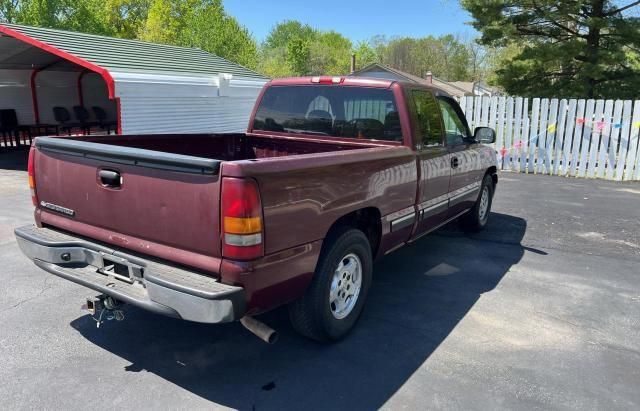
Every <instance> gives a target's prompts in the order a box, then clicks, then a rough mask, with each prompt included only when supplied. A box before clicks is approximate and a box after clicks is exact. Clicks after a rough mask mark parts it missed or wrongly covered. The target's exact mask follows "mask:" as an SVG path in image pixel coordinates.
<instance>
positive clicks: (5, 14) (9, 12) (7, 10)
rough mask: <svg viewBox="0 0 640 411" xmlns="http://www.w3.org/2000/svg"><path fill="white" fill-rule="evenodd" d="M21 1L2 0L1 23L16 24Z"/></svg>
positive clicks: (0, 4)
mask: <svg viewBox="0 0 640 411" xmlns="http://www.w3.org/2000/svg"><path fill="white" fill-rule="evenodd" d="M19 4H20V0H0V21H3V22H5V23H15V22H16V18H17V15H18V6H19Z"/></svg>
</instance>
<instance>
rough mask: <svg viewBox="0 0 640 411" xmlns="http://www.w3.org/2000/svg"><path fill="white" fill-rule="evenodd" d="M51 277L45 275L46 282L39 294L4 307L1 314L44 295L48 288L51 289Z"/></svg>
mask: <svg viewBox="0 0 640 411" xmlns="http://www.w3.org/2000/svg"><path fill="white" fill-rule="evenodd" d="M51 278H52V277H51V276H46V277H45V279H44V282H43V284H42V288H41V289H40V291H38V294H36V295H33V296H31V297H28V298H25V299H23V300H20V301H18V302H17V303H15V304H13V305H12V306H11V307H7V308H4V309H2V310H0V314H2V313H4V312H7V311H11V310H13V309H15V308H18V307H20V306H21V305H22V304H24V303H28V302H29V301H32V300H35V299H36V298H38V297H40V296H42V295H43V294H44V293H45V292H47V291H48V290H50V289H51V287H52V285H51V284H49V280H50V279H51Z"/></svg>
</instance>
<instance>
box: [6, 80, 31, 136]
mask: <svg viewBox="0 0 640 411" xmlns="http://www.w3.org/2000/svg"><path fill="white" fill-rule="evenodd" d="M0 109H1V110H4V109H14V110H16V115H17V117H18V122H19V123H20V124H33V123H34V117H33V105H32V102H31V70H0Z"/></svg>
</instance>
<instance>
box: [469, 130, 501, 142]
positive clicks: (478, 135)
mask: <svg viewBox="0 0 640 411" xmlns="http://www.w3.org/2000/svg"><path fill="white" fill-rule="evenodd" d="M473 138H474V139H475V140H476V141H478V142H480V143H482V144H492V143H495V142H496V132H495V131H494V130H493V129H492V128H489V127H476V129H475V131H474V133H473Z"/></svg>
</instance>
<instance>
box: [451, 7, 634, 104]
mask: <svg viewBox="0 0 640 411" xmlns="http://www.w3.org/2000/svg"><path fill="white" fill-rule="evenodd" d="M462 5H463V6H464V7H465V8H466V9H467V10H468V11H469V12H470V13H471V15H472V16H473V18H474V21H473V26H474V27H475V28H476V29H477V30H479V31H480V32H481V33H482V37H481V39H480V42H481V43H482V44H485V45H488V46H493V47H507V46H511V45H514V44H515V45H516V46H517V47H519V49H520V51H519V52H518V53H517V54H516V55H514V56H513V57H512V58H510V59H509V60H506V61H504V66H502V67H500V68H498V69H497V70H496V81H497V82H498V84H499V85H501V86H503V87H504V88H505V90H506V91H507V92H509V93H512V94H520V95H525V96H539V97H550V96H575V97H587V98H609V97H611V98H633V97H637V95H638V88H639V87H640V70H639V69H638V67H637V66H634V64H633V61H632V58H630V56H631V54H632V53H637V52H638V50H640V20H638V18H637V17H636V16H633V15H631V14H630V12H632V11H633V10H634V8H636V7H637V6H638V5H640V1H631V0H627V1H624V2H621V1H610V0H589V1H575V0H554V1H551V0H537V1H530V0H527V1H491V2H486V1H483V0H462Z"/></svg>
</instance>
